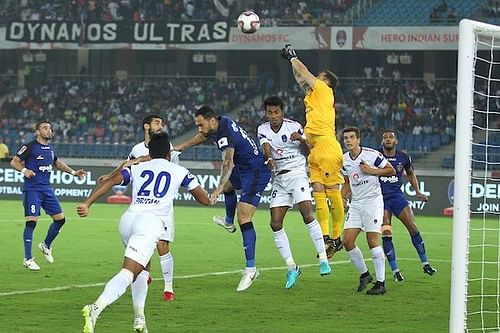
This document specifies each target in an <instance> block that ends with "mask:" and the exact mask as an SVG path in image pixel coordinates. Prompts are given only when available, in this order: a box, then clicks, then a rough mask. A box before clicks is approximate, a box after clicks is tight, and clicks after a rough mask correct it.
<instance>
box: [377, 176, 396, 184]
mask: <svg viewBox="0 0 500 333" xmlns="http://www.w3.org/2000/svg"><path fill="white" fill-rule="evenodd" d="M398 180H399V178H398V177H397V176H390V177H387V176H382V177H380V181H381V182H384V183H391V184H394V183H397V182H398Z"/></svg>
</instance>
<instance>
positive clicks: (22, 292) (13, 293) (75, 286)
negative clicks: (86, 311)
mask: <svg viewBox="0 0 500 333" xmlns="http://www.w3.org/2000/svg"><path fill="white" fill-rule="evenodd" d="M371 260H372V259H365V261H371ZM398 260H404V261H418V259H410V258H398ZM432 261H433V262H450V261H451V260H448V259H433V260H432ZM348 263H350V261H349V260H342V261H335V262H330V264H331V265H341V264H348ZM317 265H318V264H317V263H316V264H304V265H300V267H303V268H306V267H315V266H317ZM281 269H286V266H278V267H262V268H259V271H277V270H281ZM239 273H241V270H239V269H238V270H232V271H222V272H210V273H201V274H190V275H180V276H174V279H196V278H202V277H206V276H221V275H229V274H239ZM153 279H155V280H158V279H160V278H153ZM105 284H106V283H105V282H99V283H89V284H72V285H68V286H61V287H52V288H39V289H31V290H17V291H8V292H3V293H0V297H6V296H16V295H26V294H39V293H44V292H51V291H61V290H69V289H84V288H94V287H102V286H104V285H105Z"/></svg>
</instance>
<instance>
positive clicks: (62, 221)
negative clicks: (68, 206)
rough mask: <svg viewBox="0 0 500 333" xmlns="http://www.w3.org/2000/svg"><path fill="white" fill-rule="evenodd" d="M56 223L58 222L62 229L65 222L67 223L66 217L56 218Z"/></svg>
mask: <svg viewBox="0 0 500 333" xmlns="http://www.w3.org/2000/svg"><path fill="white" fill-rule="evenodd" d="M54 223H55V224H57V226H58V227H59V229H61V227H62V226H63V225H64V223H66V218H64V217H63V218H62V219H60V220H57V221H56V220H54Z"/></svg>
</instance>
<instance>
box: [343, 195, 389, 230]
mask: <svg viewBox="0 0 500 333" xmlns="http://www.w3.org/2000/svg"><path fill="white" fill-rule="evenodd" d="M383 220H384V201H383V200H382V199H380V200H378V199H374V201H372V202H370V203H366V202H364V203H359V202H354V203H351V204H350V205H349V210H348V211H347V214H346V217H345V223H344V229H361V230H363V231H365V232H378V233H380V231H381V228H382V222H383Z"/></svg>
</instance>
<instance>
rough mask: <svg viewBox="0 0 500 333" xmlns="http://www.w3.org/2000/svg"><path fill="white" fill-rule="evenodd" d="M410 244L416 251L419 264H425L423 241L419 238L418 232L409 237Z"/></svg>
mask: <svg viewBox="0 0 500 333" xmlns="http://www.w3.org/2000/svg"><path fill="white" fill-rule="evenodd" d="M411 242H412V243H413V246H415V249H417V253H418V256H419V257H420V262H421V263H422V264H427V254H426V253H425V245H424V240H423V239H422V236H420V232H417V233H416V234H415V235H413V236H411Z"/></svg>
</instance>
